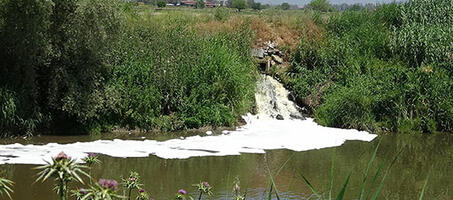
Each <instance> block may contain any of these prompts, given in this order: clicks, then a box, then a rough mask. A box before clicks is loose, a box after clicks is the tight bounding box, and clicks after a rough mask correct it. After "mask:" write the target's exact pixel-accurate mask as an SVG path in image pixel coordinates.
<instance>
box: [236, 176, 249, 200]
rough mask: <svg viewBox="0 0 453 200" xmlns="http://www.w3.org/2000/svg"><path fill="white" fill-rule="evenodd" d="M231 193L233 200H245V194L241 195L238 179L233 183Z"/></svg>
mask: <svg viewBox="0 0 453 200" xmlns="http://www.w3.org/2000/svg"><path fill="white" fill-rule="evenodd" d="M233 193H234V200H245V196H246V194H244V195H242V194H241V181H240V180H239V178H238V177H236V180H235V181H234V182H233Z"/></svg>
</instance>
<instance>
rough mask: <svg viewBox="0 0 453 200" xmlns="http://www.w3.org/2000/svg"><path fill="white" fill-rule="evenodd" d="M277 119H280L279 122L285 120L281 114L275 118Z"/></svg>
mask: <svg viewBox="0 0 453 200" xmlns="http://www.w3.org/2000/svg"><path fill="white" fill-rule="evenodd" d="M275 119H278V120H284V118H283V116H282V115H280V114H278V115H277V116H276V117H275Z"/></svg>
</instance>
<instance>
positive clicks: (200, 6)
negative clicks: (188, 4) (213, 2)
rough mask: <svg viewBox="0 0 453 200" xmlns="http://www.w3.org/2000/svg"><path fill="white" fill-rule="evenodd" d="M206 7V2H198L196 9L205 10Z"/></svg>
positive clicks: (199, 0) (200, 0)
mask: <svg viewBox="0 0 453 200" xmlns="http://www.w3.org/2000/svg"><path fill="white" fill-rule="evenodd" d="M204 7H206V5H205V3H204V1H202V0H198V1H197V3H196V4H195V8H204Z"/></svg>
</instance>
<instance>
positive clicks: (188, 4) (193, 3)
mask: <svg viewBox="0 0 453 200" xmlns="http://www.w3.org/2000/svg"><path fill="white" fill-rule="evenodd" d="M196 3H197V2H196V1H181V6H195V4H196Z"/></svg>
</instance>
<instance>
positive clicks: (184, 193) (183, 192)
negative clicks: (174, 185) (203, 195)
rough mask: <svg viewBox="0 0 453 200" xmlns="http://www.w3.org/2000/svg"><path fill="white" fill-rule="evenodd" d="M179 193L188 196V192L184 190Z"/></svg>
mask: <svg viewBox="0 0 453 200" xmlns="http://www.w3.org/2000/svg"><path fill="white" fill-rule="evenodd" d="M178 193H179V194H182V195H186V194H187V192H186V191H185V190H183V189H180V190H178Z"/></svg>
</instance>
